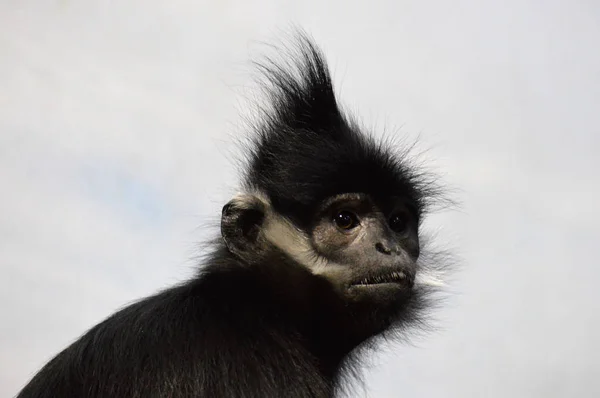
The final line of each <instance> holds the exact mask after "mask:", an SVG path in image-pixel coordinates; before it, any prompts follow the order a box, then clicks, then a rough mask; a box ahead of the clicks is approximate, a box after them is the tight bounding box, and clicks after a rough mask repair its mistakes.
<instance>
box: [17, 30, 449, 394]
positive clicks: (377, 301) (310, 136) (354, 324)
mask: <svg viewBox="0 0 600 398" xmlns="http://www.w3.org/2000/svg"><path fill="white" fill-rule="evenodd" d="M293 43H294V45H293V47H292V50H290V51H289V52H288V53H287V56H288V59H287V61H286V62H276V61H274V60H272V59H268V60H267V61H265V62H262V63H258V64H257V66H258V69H259V71H260V76H261V79H262V80H261V83H262V84H263V86H264V87H265V88H266V89H267V90H266V94H267V100H268V103H269V106H268V107H265V108H264V109H263V113H262V114H261V117H260V119H259V120H258V122H256V123H255V124H254V125H253V127H252V129H251V133H252V137H251V139H250V141H249V144H248V145H247V146H246V148H245V149H246V153H245V158H244V165H245V166H244V170H243V173H242V175H241V180H242V181H241V184H240V185H239V187H240V193H239V194H237V195H236V196H235V197H233V198H232V199H231V200H230V201H229V202H228V203H227V204H225V205H224V206H223V208H222V214H221V229H220V230H221V234H220V236H218V237H217V238H216V239H215V240H214V242H213V243H212V246H211V249H210V251H209V253H208V254H207V255H206V257H205V259H204V260H203V262H202V264H201V266H199V271H198V272H197V274H196V275H194V276H193V277H192V278H191V279H190V280H188V281H186V282H183V283H180V284H178V285H176V286H173V287H170V288H167V289H166V290H163V291H161V292H158V293H156V294H154V295H152V296H150V297H147V298H144V299H142V300H139V301H137V302H135V303H133V304H130V305H128V306H126V307H124V308H123V309H121V310H119V311H117V312H116V313H114V314H113V315H111V316H109V317H108V318H107V319H105V320H104V321H102V322H100V323H99V324H97V325H96V326H94V327H92V328H91V329H89V330H88V331H87V332H85V333H84V334H83V335H82V336H81V337H80V338H79V339H78V340H76V341H75V342H74V343H72V344H71V345H70V346H69V347H67V348H66V349H64V350H63V351H62V352H60V353H59V354H58V355H56V356H55V357H54V358H53V359H51V360H50V361H49V362H48V363H47V364H46V365H45V366H43V367H42V369H41V370H40V371H39V372H38V373H37V374H36V375H35V376H34V377H33V378H32V379H31V380H30V381H29V383H28V384H26V385H25V387H24V388H23V389H22V390H21V392H20V393H19V394H18V396H17V397H18V398H50V397H52V398H57V397H61V398H62V397H65V398H67V397H68V398H78V397H81V398H166V397H169V398H184V397H185V398H188V397H189V398H191V397H236V398H237V397H240V398H242V397H244V398H246V397H287V398H308V397H319V398H320V397H333V396H335V395H336V394H337V393H338V392H339V391H341V390H342V389H343V388H344V385H343V383H344V380H345V378H347V377H348V375H349V374H351V373H353V369H355V368H356V367H357V366H359V365H360V363H361V356H362V352H363V351H364V350H368V349H370V348H372V347H374V344H375V342H376V341H377V340H378V339H379V338H381V337H385V336H394V335H396V334H397V333H401V332H402V331H404V330H405V329H406V328H407V327H410V326H411V325H416V326H418V325H419V323H420V322H421V321H420V320H421V319H422V315H423V314H424V313H425V312H426V311H427V309H428V308H429V303H430V300H429V299H428V298H429V297H431V293H432V292H434V290H435V285H436V284H437V283H436V280H435V278H428V277H427V275H430V274H431V272H430V270H429V268H428V267H429V266H428V265H427V263H426V262H424V260H423V259H422V257H423V241H422V239H421V232H420V229H421V226H422V222H423V219H424V217H425V216H426V214H428V212H429V210H430V208H431V204H432V203H434V201H435V199H436V197H437V195H438V194H439V189H438V188H436V184H435V179H433V178H430V177H428V176H427V173H425V172H423V171H422V170H421V169H420V168H419V167H416V166H415V165H414V164H413V163H411V161H410V159H409V158H408V155H407V153H408V152H407V151H406V150H404V149H402V148H395V147H394V146H393V145H390V143H389V142H388V141H386V140H383V139H376V138H375V136H374V135H372V134H370V133H368V132H365V129H364V128H362V127H361V126H360V124H359V123H358V122H357V121H356V119H355V118H354V117H352V116H351V115H350V114H348V113H347V112H345V111H344V110H343V108H342V107H341V106H340V105H339V103H338V100H337V97H336V94H335V91H334V88H333V83H332V77H331V75H330V72H329V69H328V65H327V63H326V60H325V57H324V55H323V52H322V51H321V50H320V49H319V48H318V47H317V45H316V44H315V43H314V42H313V40H312V39H311V38H310V37H309V36H308V35H307V34H305V33H299V34H298V35H297V36H296V38H295V39H294V42H293ZM434 265H435V264H434ZM428 272H429V274H428Z"/></svg>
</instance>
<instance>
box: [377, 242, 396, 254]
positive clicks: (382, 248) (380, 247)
mask: <svg viewBox="0 0 600 398" xmlns="http://www.w3.org/2000/svg"><path fill="white" fill-rule="evenodd" d="M375 249H376V250H377V251H378V252H379V253H383V254H392V252H393V250H392V249H390V248H389V247H388V246H387V245H385V244H383V243H381V242H378V243H376V244H375Z"/></svg>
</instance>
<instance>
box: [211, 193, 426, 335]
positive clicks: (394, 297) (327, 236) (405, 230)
mask: <svg viewBox="0 0 600 398" xmlns="http://www.w3.org/2000/svg"><path fill="white" fill-rule="evenodd" d="M413 209H414V207H413V206H411V204H410V203H409V202H407V201H405V200H403V199H402V198H387V199H386V200H373V199H372V198H371V197H369V196H368V195H364V194H343V195H337V196H334V197H331V198H329V199H327V200H325V201H324V202H323V203H322V204H321V205H320V206H319V207H318V209H317V210H316V212H315V214H314V216H313V220H312V223H311V227H309V228H308V230H305V229H303V228H300V227H298V226H297V225H295V224H294V223H293V222H292V221H291V220H290V219H288V218H286V217H284V216H283V215H281V214H280V213H278V212H277V211H276V210H275V209H274V208H273V206H272V205H271V203H270V201H269V199H268V198H267V197H266V195H263V194H260V193H251V194H245V195H241V196H238V197H236V198H234V199H233V200H232V201H230V202H229V204H227V205H226V206H225V208H224V209H223V219H222V232H223V238H224V239H225V243H226V244H227V246H228V248H229V250H230V251H231V252H232V253H234V254H235V255H236V256H237V257H238V258H240V259H242V260H243V261H244V262H246V263H257V264H258V263H260V262H261V261H263V259H264V258H266V255H267V254H268V253H269V252H270V251H271V248H275V249H276V250H277V251H278V252H281V253H284V254H285V255H286V256H287V257H289V258H291V259H292V260H294V262H296V263H298V264H299V265H301V266H303V267H305V268H307V269H308V270H309V271H310V272H311V273H312V274H314V275H315V276H317V277H322V278H325V279H327V280H328V281H329V282H330V284H331V285H332V287H333V288H334V289H335V291H336V292H337V293H338V294H339V295H341V298H342V299H343V300H344V301H345V302H346V303H348V304H358V307H356V306H351V308H354V309H356V308H359V309H360V311H362V312H363V313H367V314H369V315H368V316H369V317H370V318H373V317H376V318H377V319H373V320H372V322H370V323H373V324H375V325H373V328H374V329H378V328H379V326H380V325H383V324H385V323H386V322H387V320H388V319H389V318H390V317H393V316H394V315H396V314H397V313H398V312H399V311H401V310H402V309H403V308H404V304H405V303H406V302H407V300H408V299H409V298H410V297H411V294H412V289H413V284H414V281H415V276H416V272H417V266H416V261H417V258H418V256H419V238H418V214H417V212H416V211H415V210H413ZM276 266H286V265H285V264H276ZM375 314H376V315H375ZM364 320H365V319H364V317H363V318H362V321H363V322H364ZM367 323H368V322H367ZM364 326H367V325H364ZM370 332H371V330H370V329H369V331H368V332H366V333H365V334H369V333H370Z"/></svg>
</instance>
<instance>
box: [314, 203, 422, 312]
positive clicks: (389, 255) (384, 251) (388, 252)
mask: <svg viewBox="0 0 600 398" xmlns="http://www.w3.org/2000/svg"><path fill="white" fill-rule="evenodd" d="M311 243H312V246H313V247H314V249H315V251H316V252H317V253H318V254H319V256H322V257H323V258H325V259H327V260H328V261H330V262H332V263H336V264H340V265H342V267H343V271H341V272H338V273H337V275H336V278H335V279H336V280H337V282H338V283H339V284H340V285H339V287H340V288H342V290H344V291H345V292H346V294H347V295H348V297H349V298H351V297H354V298H359V297H365V296H371V298H375V297H379V298H380V299H381V300H397V299H398V298H401V297H403V296H405V295H406V294H408V293H409V292H410V290H411V289H412V286H413V283H414V278H415V273H416V260H417V258H418V256H419V238H418V220H417V216H416V215H415V214H412V213H411V211H410V207H409V206H408V205H407V204H405V203H403V201H402V200H399V199H398V200H397V199H388V200H387V201H386V203H377V202H376V201H374V200H373V199H371V198H370V197H368V196H367V195H362V194H344V195H339V196H336V197H333V198H331V199H330V200H328V201H326V202H325V203H324V205H323V206H322V207H321V210H320V211H319V212H318V214H317V217H316V222H315V224H314V228H313V230H312V233H311Z"/></svg>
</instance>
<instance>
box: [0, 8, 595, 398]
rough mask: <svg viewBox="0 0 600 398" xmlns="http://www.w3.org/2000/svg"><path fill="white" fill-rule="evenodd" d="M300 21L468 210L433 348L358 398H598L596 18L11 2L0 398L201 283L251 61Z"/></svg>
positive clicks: (413, 350) (373, 369) (456, 214)
mask: <svg viewBox="0 0 600 398" xmlns="http://www.w3.org/2000/svg"><path fill="white" fill-rule="evenodd" d="M292 23H294V24H297V25H299V26H301V27H303V28H304V29H305V30H306V31H308V32H309V33H310V34H312V35H313V36H314V38H315V40H316V41H317V43H318V44H319V45H320V46H321V47H322V48H323V50H324V51H325V53H326V54H327V56H328V59H329V61H330V64H331V67H332V72H333V74H334V79H335V83H336V85H337V91H338V92H339V94H340V97H341V100H342V102H343V103H344V104H345V105H346V106H347V108H348V109H351V110H353V111H356V112H358V113H359V114H360V116H361V118H362V121H363V122H364V123H365V125H366V126H369V127H370V128H372V131H373V132H375V133H376V134H380V133H382V132H383V131H384V130H385V131H386V132H388V133H390V132H394V134H398V135H399V136H402V135H405V136H406V137H408V138H407V139H409V140H410V139H414V138H415V137H416V136H417V135H420V137H421V138H420V141H419V148H420V149H422V150H427V153H426V158H428V159H432V163H431V165H432V166H433V167H434V168H435V169H436V170H438V172H439V173H440V174H441V175H442V176H443V178H444V180H445V181H446V182H447V183H448V184H449V186H451V187H454V188H456V195H457V196H456V198H457V199H458V200H460V201H461V203H462V205H461V207H460V209H458V210H455V211H451V212H444V213H441V214H439V215H436V216H434V217H432V218H431V219H430V220H429V222H428V224H427V227H428V229H429V230H431V231H434V232H436V233H437V235H438V236H439V238H440V239H441V242H442V245H443V246H445V247H450V248H454V249H455V252H456V254H457V255H460V256H461V258H462V263H463V270H462V271H461V272H460V273H458V274H456V275H455V277H454V282H453V284H452V285H451V292H452V296H451V298H450V299H449V300H448V303H447V304H446V305H445V306H444V307H442V308H441V309H439V310H437V312H436V317H437V325H438V331H437V332H435V333H433V334H431V335H429V336H426V337H425V338H420V339H419V340H416V341H414V342H413V345H410V346H407V345H406V344H394V345H393V346H391V347H390V348H388V349H387V351H386V352H385V353H381V354H379V355H377V356H375V357H373V358H372V361H371V363H370V366H369V370H368V371H367V377H366V379H365V384H366V387H365V388H364V389H363V390H360V389H354V391H355V392H354V394H353V395H351V396H357V397H363V396H368V397H400V396H403V397H404V396H406V397H413V398H414V397H512V398H517V397H576V396H577V397H594V396H600V291H599V289H598V283H599V281H600V264H599V263H598V245H599V239H600V234H599V233H598V225H600V207H599V206H598V203H599V202H600V178H599V177H598V171H599V170H600V156H599V155H598V154H599V153H600V51H599V48H600V3H598V2H595V1H593V0H588V1H583V0H582V1H570V2H566V1H558V0H556V1H552V0H550V1H539V0H538V1H533V0H529V1H523V0H507V1H503V2H500V1H482V0H471V1H468V0H467V1H441V0H439V1H427V0H414V1H403V0H390V1H383V0H370V1H362V2H358V1H355V2H351V1H348V0H340V1H327V2H326V1H322V0H319V1H313V0H303V1H295V2H291V1H281V0H272V1H268V0H264V1H250V0H239V1H234V0H221V1H216V0H213V1H201V0H197V1H192V0H187V1H184V0H179V1H169V2H167V1H158V0H123V1H108V0H106V1H99V0H89V1H75V0H62V1H60V0H2V1H0V184H1V185H0V187H1V188H0V189H1V191H0V192H1V193H0V396H2V397H10V396H13V395H14V394H16V392H17V391H18V390H19V388H20V387H22V386H23V385H24V384H25V383H26V382H27V381H28V379H29V378H30V377H31V376H32V375H33V373H34V372H35V371H36V370H38V369H39V367H40V366H42V365H43V364H44V363H45V362H46V361H47V360H49V359H50V358H51V357H52V356H54V355H55V354H56V353H57V352H58V351H60V350H61V349H63V348H64V347H65V346H66V345H67V344H68V343H70V342H71V341H73V340H74V339H75V338H76V337H77V336H79V335H80V334H81V333H83V332H84V331H85V330H86V329H88V328H89V327H91V326H92V325H94V324H95V323H97V322H99V321H101V320H102V319H104V318H105V317H106V316H108V315H109V314H110V313H111V312H113V311H115V310H116V309H118V308H120V307H122V306H123V305H125V304H126V303H128V302H131V301H132V300H135V299H137V298H140V297H143V296H145V295H148V294H150V293H152V292H155V291H157V290H158V289H160V288H163V287H166V286H169V285H171V284H173V283H175V282H177V281H180V280H183V279H185V278H186V277H188V276H189V275H191V273H192V272H193V269H194V267H195V262H194V261H195V260H194V258H195V257H196V256H197V255H198V254H199V249H198V246H197V242H200V241H201V240H202V239H203V238H205V237H206V236H211V234H212V233H213V232H214V230H210V231H206V229H205V228H204V226H205V225H206V224H210V223H212V222H214V221H215V220H216V219H217V218H216V217H218V215H219V211H220V208H221V206H222V205H223V204H224V203H225V201H226V200H227V199H228V197H229V195H230V194H231V193H232V192H233V191H234V189H235V187H236V183H237V176H236V170H235V168H234V165H233V164H232V162H231V152H232V151H233V150H234V149H235V147H236V146H235V142H236V138H235V137H236V134H238V133H239V132H240V129H241V127H242V123H241V122H242V120H241V117H240V116H239V115H240V111H243V110H244V109H246V107H245V105H244V104H245V101H246V99H247V98H248V97H249V95H248V88H249V87H252V76H253V73H252V68H251V65H250V60H251V59H255V58H256V56H257V54H259V53H260V50H261V44H260V43H264V42H267V43H272V42H277V40H279V39H280V36H281V29H288V28H289V26H290V25H291V24H292Z"/></svg>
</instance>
